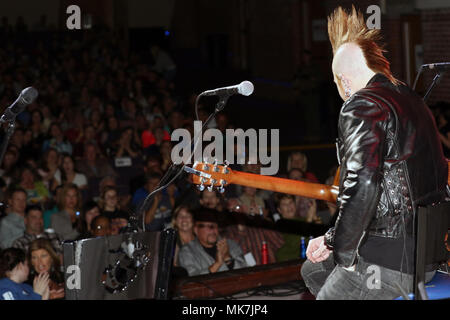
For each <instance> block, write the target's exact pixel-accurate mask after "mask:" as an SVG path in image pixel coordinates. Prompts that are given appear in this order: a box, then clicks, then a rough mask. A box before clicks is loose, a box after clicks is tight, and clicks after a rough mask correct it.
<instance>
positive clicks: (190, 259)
mask: <svg viewBox="0 0 450 320" xmlns="http://www.w3.org/2000/svg"><path fill="white" fill-rule="evenodd" d="M217 214H218V212H217V211H216V210H213V209H208V208H201V209H199V211H197V212H196V213H195V215H194V220H195V223H194V234H195V236H196V237H195V239H194V240H192V241H190V242H189V243H187V244H186V245H184V246H183V247H182V248H181V249H180V252H179V255H178V261H179V264H180V266H181V267H183V268H184V269H186V271H187V272H188V274H189V276H196V275H200V274H208V273H216V272H221V271H228V270H233V269H239V268H245V267H247V264H246V262H245V260H244V256H243V253H242V250H241V248H240V247H239V245H238V244H237V243H236V242H235V241H233V240H231V239H226V238H222V237H220V235H219V225H218V223H217V221H218V220H217Z"/></svg>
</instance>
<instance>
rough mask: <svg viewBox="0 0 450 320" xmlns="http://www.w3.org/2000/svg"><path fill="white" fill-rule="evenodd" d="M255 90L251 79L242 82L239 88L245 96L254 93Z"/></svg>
mask: <svg viewBox="0 0 450 320" xmlns="http://www.w3.org/2000/svg"><path fill="white" fill-rule="evenodd" d="M253 90H254V87H253V83H251V82H250V81H243V82H241V84H240V85H239V89H238V91H239V93H240V94H242V95H244V96H249V95H251V94H252V93H253Z"/></svg>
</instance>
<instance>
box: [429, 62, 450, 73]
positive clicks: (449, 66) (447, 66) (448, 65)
mask: <svg viewBox="0 0 450 320" xmlns="http://www.w3.org/2000/svg"><path fill="white" fill-rule="evenodd" d="M423 66H424V67H426V68H428V69H430V70H433V69H436V70H437V71H447V70H450V62H439V63H430V64H424V65H423Z"/></svg>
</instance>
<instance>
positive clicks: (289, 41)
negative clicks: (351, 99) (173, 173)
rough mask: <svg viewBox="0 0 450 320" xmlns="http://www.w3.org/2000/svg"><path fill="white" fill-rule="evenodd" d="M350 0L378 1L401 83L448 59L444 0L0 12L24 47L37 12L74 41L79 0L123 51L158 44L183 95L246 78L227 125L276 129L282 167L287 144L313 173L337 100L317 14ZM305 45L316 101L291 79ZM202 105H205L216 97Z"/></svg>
mask: <svg viewBox="0 0 450 320" xmlns="http://www.w3.org/2000/svg"><path fill="white" fill-rule="evenodd" d="M353 2H354V4H355V5H356V7H357V8H358V9H360V10H361V11H362V12H363V13H366V10H367V7H368V6H370V5H378V6H379V7H380V8H381V31H382V33H383V35H384V37H385V41H386V50H387V53H386V55H387V57H388V58H389V60H390V61H391V68H392V71H393V73H394V75H395V76H396V77H397V78H399V79H400V80H403V81H405V82H407V83H409V84H412V83H413V81H414V79H415V77H416V74H417V70H418V67H419V66H420V65H421V64H424V63H432V62H445V61H450V41H448V40H450V2H449V1H447V0H434V1H426V0H416V1H412V0H389V1H383V0H359V1H348V0H342V1H341V0H326V1H320V0H278V1H275V0H213V1H212V0H165V1H144V0H131V1H125V0H97V1H88V0H70V1H69V0H43V1H35V2H30V1H25V0H17V1H14V2H10V1H8V2H2V3H1V4H0V12H1V13H0V15H2V16H5V17H7V18H8V19H9V21H10V22H11V23H14V22H15V21H16V19H17V18H18V17H19V16H22V17H23V19H24V21H25V23H26V24H27V25H28V26H29V33H28V36H29V38H28V40H24V45H33V38H34V34H35V33H34V32H36V30H37V27H36V26H37V25H38V23H39V19H41V17H42V15H45V17H46V25H47V28H48V29H47V32H53V33H55V34H56V33H68V34H69V35H70V37H71V38H73V39H74V40H75V39H77V38H80V37H82V33H83V32H84V31H85V30H80V31H76V30H72V31H69V30H67V28H66V20H67V18H68V17H69V14H67V13H66V8H67V7H68V6H69V5H71V4H76V5H79V6H80V8H81V12H82V15H83V21H91V22H92V26H93V27H94V28H95V26H96V25H106V26H108V27H109V28H111V29H112V30H114V32H116V33H117V35H118V37H119V38H120V41H121V45H123V47H125V48H127V49H128V50H130V51H133V50H142V49H145V48H146V47H148V46H149V45H150V44H151V43H152V42H157V43H158V44H160V45H161V46H162V47H163V48H165V49H166V50H167V51H168V52H169V53H170V54H171V56H172V58H173V59H174V61H175V62H176V64H177V68H178V71H177V76H176V78H175V83H176V86H177V89H178V90H179V91H180V92H182V94H184V95H189V94H190V93H197V94H198V93H200V92H202V91H204V90H207V89H213V88H216V87H221V86H229V85H233V84H237V83H239V82H241V81H243V80H249V81H252V82H253V83H254V85H255V91H254V94H253V95H252V96H250V97H242V96H235V97H232V98H231V99H230V100H229V103H228V105H227V107H226V112H227V114H228V115H229V116H230V119H231V121H232V122H233V124H234V125H235V126H236V127H238V128H243V129H246V128H267V129H275V128H278V129H280V145H281V160H282V161H281V166H282V168H283V166H284V165H285V159H286V156H287V154H288V153H289V152H290V151H293V150H302V151H304V152H305V153H306V154H307V156H308V158H309V160H310V161H309V163H310V169H311V170H312V171H314V172H316V174H317V176H318V177H319V178H321V179H322V178H325V177H326V176H328V172H327V169H328V168H330V167H331V166H333V165H335V164H336V157H335V148H334V141H335V138H336V123H337V116H338V112H339V108H340V106H341V100H340V98H339V96H338V94H337V91H336V89H335V86H334V83H333V81H332V74H331V61H332V52H331V46H330V44H329V41H328V38H327V31H326V17H327V15H328V14H329V13H330V12H331V11H332V10H333V9H334V8H336V7H337V6H338V5H342V6H344V7H346V8H349V7H350V6H351V4H352V3H353ZM366 17H368V14H366ZM86 19H87V20H86ZM49 30H50V31H49ZM305 50H306V51H308V52H310V53H311V60H312V61H311V63H312V65H313V67H311V68H310V69H309V71H311V70H312V72H313V74H314V75H315V76H317V77H319V78H320V81H319V82H318V83H316V84H315V90H316V91H315V92H316V96H317V99H315V100H308V99H307V98H304V97H303V96H302V94H303V93H302V88H301V87H300V89H299V90H297V89H296V88H295V87H294V85H293V84H294V80H295V78H296V75H297V74H298V72H299V71H300V72H302V70H304V69H305V68H306V64H305V60H304V52H305ZM433 76H434V74H433V72H431V71H427V72H425V73H424V74H423V76H422V77H421V78H420V81H419V85H418V88H417V90H418V92H419V93H421V94H423V92H424V90H425V88H426V86H428V85H429V84H430V83H431V79H432V77H433ZM303 84H304V83H302V85H303ZM305 101H306V102H305ZM438 101H450V79H448V78H446V77H445V76H444V78H443V80H442V81H441V83H440V84H439V85H438V86H437V87H436V88H435V89H434V91H433V94H432V95H431V97H430V100H429V103H430V104H433V103H436V102H438ZM204 103H205V105H207V106H208V108H211V110H212V108H213V106H214V103H215V101H214V100H212V99H209V100H207V101H205V102H204ZM305 104H308V105H309V107H308V108H306V109H305V107H304V105H305ZM2 107H6V106H2ZM311 111H313V112H312V113H314V114H312V113H311Z"/></svg>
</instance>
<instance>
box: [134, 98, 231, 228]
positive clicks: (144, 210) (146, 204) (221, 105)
mask: <svg viewBox="0 0 450 320" xmlns="http://www.w3.org/2000/svg"><path fill="white" fill-rule="evenodd" d="M202 96H203V93H201V94H199V95H198V96H197V98H196V99H195V116H196V118H197V120H199V118H198V102H199V100H200V97H202ZM226 102H227V99H221V100H220V101H219V102H218V103H217V105H216V108H215V109H214V112H213V113H211V114H210V115H209V117H208V119H206V121H205V123H204V124H203V126H202V131H203V129H204V128H205V127H206V126H207V125H208V124H209V122H210V121H211V119H212V118H213V117H214V116H215V115H216V114H217V113H218V112H219V111H221V110H222V109H223V108H224V106H225V104H226ZM194 139H195V136H194V137H193V138H192V139H191V149H193V150H192V151H191V155H190V157H189V161H188V163H190V162H191V161H192V156H193V155H195V151H196V150H197V147H198V143H199V142H200V141H201V140H200V139H197V141H194ZM194 142H195V143H194ZM175 166H176V165H175V164H174V163H172V165H171V166H170V167H169V169H167V171H166V173H165V174H164V176H163V177H162V178H161V180H160V182H159V184H158V187H157V188H156V189H155V190H153V191H152V192H151V193H150V194H149V195H147V196H146V197H145V199H144V201H143V203H142V205H141V206H140V207H139V209H138V210H137V212H138V215H139V214H142V230H143V231H144V232H145V215H146V213H147V211H148V207H149V204H150V199H152V197H153V195H154V194H155V193H157V192H159V191H161V190H163V189H165V188H167V187H168V186H169V185H170V184H172V183H173V182H174V181H175V180H176V179H177V178H178V177H179V176H180V175H181V174H182V173H183V172H184V168H185V166H186V165H184V164H183V165H182V166H181V167H180V168H179V170H178V172H177V173H176V174H175V176H174V177H173V178H172V179H171V180H169V182H167V183H165V184H164V185H163V186H161V184H162V183H163V182H164V181H165V180H167V179H169V178H168V177H169V175H170V173H171V171H173V170H174V168H175Z"/></svg>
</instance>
